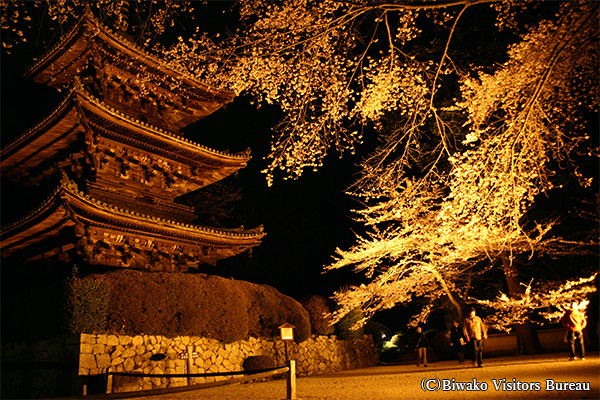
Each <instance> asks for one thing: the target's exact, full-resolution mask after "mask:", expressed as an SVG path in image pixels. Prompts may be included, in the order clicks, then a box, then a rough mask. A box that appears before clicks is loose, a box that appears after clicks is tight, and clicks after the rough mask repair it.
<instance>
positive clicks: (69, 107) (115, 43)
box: [0, 12, 265, 272]
mask: <svg viewBox="0 0 600 400" xmlns="http://www.w3.org/2000/svg"><path fill="white" fill-rule="evenodd" d="M25 76H26V77H29V78H31V79H33V80H34V81H36V82H39V83H41V84H44V85H48V86H50V87H53V88H55V89H57V90H59V91H61V92H64V93H66V96H65V98H64V100H63V101H62V102H61V104H60V105H59V106H58V107H57V108H56V109H55V110H54V111H53V112H51V113H50V115H49V116H47V117H46V118H45V119H44V120H43V121H41V122H40V123H38V124H37V125H36V126H34V127H32V128H31V129H29V130H28V131H27V132H25V133H24V134H23V135H21V136H20V137H18V138H17V139H16V140H14V141H12V142H11V143H9V144H8V145H6V146H5V147H4V148H3V149H2V150H1V151H0V159H1V161H0V167H1V171H2V176H3V179H10V180H12V181H15V182H17V183H20V184H23V185H33V186H35V185H37V184H39V183H40V182H42V181H47V180H52V179H53V180H54V181H55V182H56V188H55V190H54V191H53V192H52V193H51V194H50V195H49V196H48V197H47V198H46V199H45V200H44V201H42V202H41V203H40V204H39V206H38V207H37V208H35V209H34V210H31V212H29V213H28V214H27V215H26V216H24V217H23V218H21V219H19V220H17V221H14V222H12V223H10V224H8V225H5V226H3V227H2V231H1V233H0V251H1V254H2V257H5V258H15V259H19V260H46V259H56V258H58V259H60V260H63V261H72V260H82V261H84V262H85V263H88V264H90V265H103V266H109V267H120V268H135V269H142V270H148V271H170V272H180V271H188V270H190V269H194V268H198V266H199V265H200V264H212V265H215V264H216V262H217V261H218V260H220V259H223V258H226V257H230V256H233V255H236V254H239V253H241V252H243V251H246V250H248V249H250V248H252V247H254V246H257V245H259V244H260V241H261V239H262V237H263V236H264V235H265V233H264V232H263V229H262V226H259V227H257V228H255V229H251V230H245V229H244V228H243V227H240V228H238V229H218V228H210V227H204V226H198V225H194V224H193V223H192V222H193V221H194V220H195V218H196V215H195V213H194V208H193V207H189V206H185V205H182V204H179V203H177V202H176V199H177V198H178V197H180V196H182V195H184V194H186V193H190V192H192V191H194V190H197V189H200V188H202V187H204V186H207V185H210V184H212V183H214V182H217V181H219V180H221V179H223V178H225V177H227V176H229V175H231V174H232V173H234V172H235V171H237V170H239V169H241V168H244V167H245V166H246V163H247V162H248V160H249V159H250V154H249V151H245V152H242V153H235V154H233V153H229V152H223V151H217V150H213V149H210V148H207V147H205V146H202V145H199V144H197V143H194V142H192V141H190V140H188V139H186V138H184V137H183V133H182V129H183V128H185V127H186V126H188V125H190V124H192V123H194V122H196V121H198V120H200V119H201V118H203V117H205V116H207V115H209V114H211V113H213V112H214V111H216V110H218V109H219V108H221V107H223V106H224V105H225V104H227V103H229V102H231V101H232V100H233V98H234V96H233V94H232V93H230V92H226V91H222V90H217V89H215V88H212V87H210V86H208V85H206V84H203V83H201V82H199V81H198V80H196V79H195V78H194V77H192V76H189V75H187V74H186V73H184V72H182V71H180V70H178V69H176V68H172V67H170V66H168V65H167V64H166V63H165V62H163V61H161V60H160V59H159V58H157V57H155V56H154V55H152V54H150V53H148V52H146V51H145V50H143V49H141V48H139V47H138V46H136V45H135V44H134V43H133V42H132V41H131V40H130V39H128V38H127V36H126V35H125V34H124V33H122V32H120V31H111V30H110V29H109V28H107V27H106V26H104V25H102V24H101V23H100V22H99V21H98V20H97V19H96V18H95V17H94V16H93V15H92V14H91V13H90V12H88V13H86V15H85V16H84V17H83V18H82V19H81V20H80V21H79V23H78V24H77V25H76V26H75V28H74V29H73V30H71V31H70V33H68V34H67V35H65V36H64V37H63V38H62V39H61V40H60V42H59V43H58V44H57V45H56V46H54V47H53V48H52V49H50V50H49V51H48V52H47V53H46V54H45V55H44V56H43V57H41V58H40V59H39V60H38V61H37V62H36V63H35V64H34V65H33V66H32V67H31V68H30V69H29V70H28V71H27V72H26V74H25Z"/></svg>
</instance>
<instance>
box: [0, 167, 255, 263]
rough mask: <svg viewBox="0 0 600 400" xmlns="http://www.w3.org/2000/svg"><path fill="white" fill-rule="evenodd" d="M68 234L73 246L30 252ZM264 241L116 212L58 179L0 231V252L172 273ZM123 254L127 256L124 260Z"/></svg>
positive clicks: (234, 231) (238, 233) (239, 232)
mask: <svg viewBox="0 0 600 400" xmlns="http://www.w3.org/2000/svg"><path fill="white" fill-rule="evenodd" d="M69 228H70V229H71V230H72V231H73V230H74V232H75V234H76V236H77V237H78V238H79V241H78V242H77V243H76V244H74V243H72V242H71V243H68V242H66V244H63V245H57V246H55V247H54V248H48V247H45V248H44V249H43V250H41V251H42V252H43V253H42V254H40V253H39V252H36V250H34V249H37V248H40V246H38V245H37V244H39V243H42V242H43V241H44V240H46V239H48V238H55V237H56V236H57V235H62V234H63V233H64V232H65V230H68V229H69ZM264 236H265V233H264V232H263V228H262V226H259V227H257V228H255V229H251V230H244V229H243V227H241V228H238V229H231V230H228V229H215V228H207V227H202V226H197V225H190V224H184V223H178V222H175V221H170V220H166V219H164V218H159V217H153V216H148V215H143V214H140V213H136V212H133V211H129V210H125V209H119V208H116V207H114V206H111V205H109V204H106V203H103V202H101V201H99V200H96V199H94V198H92V197H91V196H89V195H86V194H84V193H83V192H81V191H79V189H78V187H77V185H76V184H75V183H74V182H72V181H70V180H69V179H68V178H67V176H66V174H64V175H63V178H62V180H61V184H60V185H59V186H58V187H57V188H56V190H55V191H54V193H53V194H52V195H51V196H50V197H49V198H48V199H47V200H46V201H44V202H43V203H42V204H41V205H40V206H39V207H38V208H37V209H35V210H34V211H32V212H30V213H29V214H28V215H27V216H25V217H24V218H21V219H19V220H17V221H15V222H13V223H11V224H9V225H6V226H4V227H3V228H2V231H1V232H0V251H1V253H2V256H9V255H11V254H13V253H16V252H21V253H23V250H26V253H27V254H28V255H29V256H30V257H29V259H36V258H48V257H51V256H53V255H56V254H57V253H60V252H66V251H70V250H72V249H73V248H75V249H76V250H77V251H78V253H79V254H80V255H82V256H83V257H84V258H85V259H86V261H88V262H89V263H91V264H103V265H109V266H115V267H133V268H138V269H150V270H169V271H173V272H175V271H178V269H183V268H185V269H187V268H189V267H190V266H191V267H197V265H198V264H200V263H207V264H215V263H216V261H218V260H219V259H223V258H226V257H231V256H233V255H236V254H239V253H241V252H243V251H245V250H248V249H250V248H251V247H254V246H257V245H259V244H260V241H261V239H262V238H263V237H264ZM61 246H62V247H61ZM94 251H95V253H94ZM103 253H104V254H103ZM125 253H127V254H130V255H129V256H128V257H125V256H124V254H125ZM94 254H96V255H97V256H96V257H95V258H94V256H93V255H94ZM111 254H113V256H111ZM114 254H118V255H119V256H118V257H115V256H114ZM132 259H133V260H134V263H133V264H134V265H133V266H132V264H131V263H132ZM161 260H162V261H161ZM182 260H184V261H182Z"/></svg>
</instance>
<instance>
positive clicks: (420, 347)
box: [415, 326, 429, 367]
mask: <svg viewBox="0 0 600 400" xmlns="http://www.w3.org/2000/svg"><path fill="white" fill-rule="evenodd" d="M415 343H416V344H415V351H417V352H418V359H417V367H418V366H419V364H423V366H424V367H426V366H427V348H428V347H429V340H427V336H425V333H424V332H423V331H422V329H421V327H420V326H419V327H417V333H416V334H415Z"/></svg>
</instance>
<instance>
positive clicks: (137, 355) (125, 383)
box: [79, 334, 379, 391]
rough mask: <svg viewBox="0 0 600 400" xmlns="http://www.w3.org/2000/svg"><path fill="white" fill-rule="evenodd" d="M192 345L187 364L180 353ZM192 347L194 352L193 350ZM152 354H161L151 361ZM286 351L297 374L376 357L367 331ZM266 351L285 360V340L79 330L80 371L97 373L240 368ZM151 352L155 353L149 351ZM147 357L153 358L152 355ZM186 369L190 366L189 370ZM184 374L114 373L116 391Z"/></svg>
mask: <svg viewBox="0 0 600 400" xmlns="http://www.w3.org/2000/svg"><path fill="white" fill-rule="evenodd" d="M188 350H191V352H192V354H193V355H196V356H197V357H193V358H192V363H191V368H188V360H186V359H182V355H183V354H187V352H188ZM194 353H195V354H194ZM157 354H164V355H165V356H166V357H164V358H163V359H162V360H157V361H154V360H153V359H156V358H157V357H156V355H157ZM288 354H289V357H290V358H291V359H295V360H296V362H297V373H298V375H300V376H302V375H316V374H322V373H325V372H331V371H339V370H342V369H350V368H358V367H365V366H372V365H375V364H377V363H378V361H379V357H378V354H377V350H376V348H375V345H374V344H373V341H372V339H371V337H370V336H367V335H365V336H364V337H363V338H361V339H356V340H352V341H344V340H339V339H337V338H336V337H335V336H316V337H315V336H313V337H311V338H309V339H308V340H306V341H304V342H302V343H299V344H298V343H293V342H292V343H289V344H288ZM258 355H267V356H270V357H272V358H273V360H274V361H275V365H276V366H284V365H285V345H284V343H283V342H282V341H281V340H272V339H257V338H250V339H248V340H242V341H238V342H234V343H227V344H225V343H221V342H219V341H217V340H213V339H206V338H201V337H194V336H179V337H175V338H167V337H164V336H158V335H147V336H146V335H144V336H141V335H140V336H127V335H103V334H102V335H88V334H82V335H81V342H80V355H79V375H99V374H103V373H105V372H106V371H107V369H109V368H110V371H115V372H141V373H146V374H184V373H208V372H232V371H242V370H243V367H242V364H243V362H244V360H245V359H246V358H248V357H250V356H258ZM152 356H154V357H152ZM151 357H152V358H153V359H151ZM188 369H189V371H188ZM229 378H231V376H225V377H221V376H217V377H206V378H191V381H190V383H191V384H198V383H205V382H212V381H215V380H224V379H229ZM186 384H187V378H150V377H144V378H129V377H126V378H123V377H119V376H115V391H129V390H148V389H155V388H165V387H173V386H182V385H186Z"/></svg>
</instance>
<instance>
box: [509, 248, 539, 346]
mask: <svg viewBox="0 0 600 400" xmlns="http://www.w3.org/2000/svg"><path fill="white" fill-rule="evenodd" d="M502 269H503V270H504V276H505V277H506V285H507V287H508V295H509V296H510V297H514V296H520V295H521V294H523V292H524V287H523V286H522V285H521V280H520V279H519V274H518V272H517V269H516V268H515V266H514V265H513V263H512V262H511V261H510V258H509V255H508V254H506V253H505V254H503V255H502ZM514 328H515V332H516V334H517V346H518V351H519V354H539V353H543V351H544V350H543V349H542V345H541V344H540V340H539V338H538V335H537V331H536V330H535V328H534V326H533V324H532V323H531V322H529V321H527V322H525V323H523V324H519V325H515V327H514Z"/></svg>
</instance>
